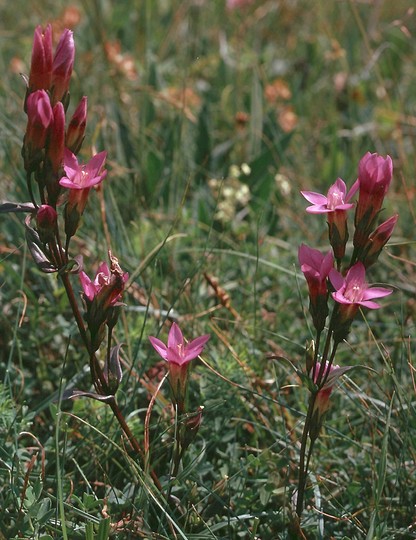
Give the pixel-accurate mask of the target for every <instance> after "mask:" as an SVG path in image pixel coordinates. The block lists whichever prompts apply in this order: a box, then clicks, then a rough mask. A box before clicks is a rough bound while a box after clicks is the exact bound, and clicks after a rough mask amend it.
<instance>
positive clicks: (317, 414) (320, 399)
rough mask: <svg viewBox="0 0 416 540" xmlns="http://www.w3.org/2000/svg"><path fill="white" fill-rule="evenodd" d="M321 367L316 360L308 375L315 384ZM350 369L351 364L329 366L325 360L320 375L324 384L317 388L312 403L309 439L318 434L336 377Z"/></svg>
mask: <svg viewBox="0 0 416 540" xmlns="http://www.w3.org/2000/svg"><path fill="white" fill-rule="evenodd" d="M321 368H322V364H321V363H320V362H316V364H315V368H314V370H313V371H311V373H310V374H309V376H310V377H311V379H312V380H313V382H314V383H315V384H318V387H319V383H318V378H319V374H320V371H321ZM350 369H352V366H345V367H339V366H336V365H335V366H334V365H331V366H329V364H328V362H325V367H324V369H323V371H322V377H321V381H325V382H324V384H323V385H322V386H321V388H320V389H319V390H318V392H317V394H316V397H315V402H314V405H313V413H312V420H311V427H310V431H309V436H310V437H311V439H313V440H314V439H316V438H317V437H318V435H319V431H320V429H321V427H322V421H323V417H324V414H325V413H326V412H327V410H328V409H329V406H330V401H329V398H330V395H331V393H332V390H333V388H334V386H335V384H336V382H337V381H338V379H339V378H340V377H341V376H342V375H344V373H346V372H347V371H349V370H350Z"/></svg>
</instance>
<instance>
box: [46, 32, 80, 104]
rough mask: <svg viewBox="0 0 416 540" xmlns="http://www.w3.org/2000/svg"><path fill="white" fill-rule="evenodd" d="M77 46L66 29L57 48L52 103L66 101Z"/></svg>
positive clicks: (53, 67) (53, 68)
mask: <svg viewBox="0 0 416 540" xmlns="http://www.w3.org/2000/svg"><path fill="white" fill-rule="evenodd" d="M74 58H75V45H74V37H73V33H72V31H71V30H68V29H65V30H64V31H63V32H62V35H61V39H60V40H59V43H58V45H57V47H56V51H55V55H54V57H53V65H52V81H51V94H52V103H56V102H57V101H62V100H64V101H66V100H65V96H66V94H67V92H68V90H69V82H70V80H71V75H72V68H73V66H74Z"/></svg>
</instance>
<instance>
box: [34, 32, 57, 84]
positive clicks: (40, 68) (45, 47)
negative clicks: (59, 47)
mask: <svg viewBox="0 0 416 540" xmlns="http://www.w3.org/2000/svg"><path fill="white" fill-rule="evenodd" d="M51 79H52V27H51V25H50V24H48V25H47V27H46V29H45V31H43V30H42V27H41V26H38V27H37V28H36V30H35V34H34V38H33V49H32V62H31V65H30V74H29V92H34V91H35V90H42V89H43V90H49V87H50V85H51Z"/></svg>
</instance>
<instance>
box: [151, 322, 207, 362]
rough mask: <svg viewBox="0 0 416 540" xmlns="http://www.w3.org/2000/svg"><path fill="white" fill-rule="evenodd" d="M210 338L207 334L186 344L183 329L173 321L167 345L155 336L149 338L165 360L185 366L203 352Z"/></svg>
mask: <svg viewBox="0 0 416 540" xmlns="http://www.w3.org/2000/svg"><path fill="white" fill-rule="evenodd" d="M209 338H210V336H209V334H206V335H204V336H201V337H198V338H196V339H194V340H193V341H191V342H190V343H187V344H186V345H185V344H184V339H183V335H182V332H181V329H180V328H179V326H178V325H177V324H176V323H173V324H172V326H171V329H170V331H169V336H168V345H167V346H166V345H165V344H164V343H163V341H160V339H157V338H155V337H149V340H150V343H151V344H152V345H153V347H154V349H155V350H156V352H157V353H158V354H159V355H160V356H161V357H162V358H163V359H164V360H166V361H167V362H169V363H173V364H177V365H179V366H185V365H186V364H188V363H189V362H190V361H191V360H193V359H194V358H196V357H197V356H199V355H200V354H201V352H202V350H203V348H204V346H205V343H206V342H207V341H208V340H209Z"/></svg>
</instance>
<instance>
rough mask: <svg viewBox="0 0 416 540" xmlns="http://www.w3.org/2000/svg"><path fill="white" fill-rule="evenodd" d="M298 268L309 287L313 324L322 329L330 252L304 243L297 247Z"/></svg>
mask: <svg viewBox="0 0 416 540" xmlns="http://www.w3.org/2000/svg"><path fill="white" fill-rule="evenodd" d="M299 263H300V268H301V270H302V272H303V274H304V276H305V279H306V281H307V283H308V288H309V300H310V308H309V309H310V313H311V316H312V319H313V323H314V326H315V328H316V329H317V330H319V331H320V330H322V329H323V327H324V325H325V320H326V318H327V316H328V287H327V278H328V275H329V272H330V271H331V270H332V268H333V266H334V257H333V255H332V253H331V252H328V253H327V254H326V255H324V254H323V253H321V252H320V251H319V250H317V249H312V248H310V247H308V246H306V245H305V244H302V245H301V246H300V247H299Z"/></svg>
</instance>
